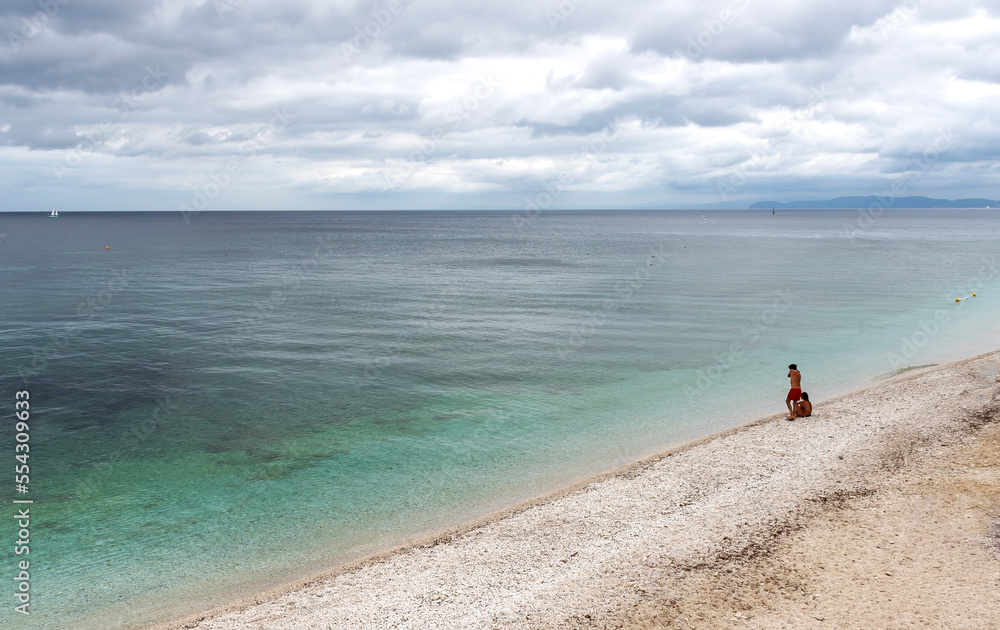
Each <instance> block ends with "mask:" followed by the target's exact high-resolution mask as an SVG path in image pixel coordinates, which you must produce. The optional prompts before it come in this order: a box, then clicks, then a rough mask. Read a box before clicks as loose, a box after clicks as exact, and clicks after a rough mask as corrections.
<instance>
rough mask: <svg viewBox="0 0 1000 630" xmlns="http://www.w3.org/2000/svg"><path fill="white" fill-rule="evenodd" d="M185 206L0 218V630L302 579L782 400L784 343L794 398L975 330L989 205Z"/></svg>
mask: <svg viewBox="0 0 1000 630" xmlns="http://www.w3.org/2000/svg"><path fill="white" fill-rule="evenodd" d="M189 218H190V219H191V220H190V222H189V223H188V222H185V221H184V219H183V218H182V217H181V215H180V214H178V213H164V214H160V213H155V214H154V213H128V214H118V213H105V214H100V213H94V214H72V213H64V214H63V215H61V216H60V218H58V219H48V218H46V217H45V215H44V214H39V215H13V214H0V235H2V236H0V295H2V303H0V317H2V320H0V321H2V322H3V327H2V330H0V409H2V410H3V411H2V413H3V414H4V419H5V420H4V421H5V422H6V423H7V426H8V430H6V431H5V432H4V433H3V435H2V440H0V458H4V457H6V458H7V459H8V464H9V465H10V466H11V468H13V466H14V464H15V463H16V462H15V461H14V454H15V453H14V445H15V439H14V430H13V423H14V417H13V412H14V398H15V392H17V391H21V390H26V391H29V392H30V396H31V403H32V407H31V412H32V420H31V423H30V427H31V428H30V436H31V437H30V446H31V449H32V450H31V458H30V466H31V484H30V492H29V493H28V494H27V495H17V494H16V492H15V488H14V483H13V481H14V480H13V478H11V479H10V482H9V485H8V487H7V489H6V490H5V491H2V490H0V497H4V500H5V501H7V502H8V512H9V513H10V515H11V516H13V514H14V513H15V510H14V509H13V505H12V504H10V501H11V500H13V499H15V498H24V497H29V498H31V499H32V500H34V501H35V503H34V504H32V506H31V514H32V522H31V533H32V544H31V553H30V560H31V568H32V571H31V595H32V599H31V610H32V615H31V616H30V617H29V618H27V619H25V618H22V616H21V615H16V614H15V613H13V612H12V609H13V606H14V604H15V603H16V602H14V598H13V590H11V589H10V588H8V595H6V596H2V597H3V601H5V602H7V603H8V605H6V606H5V607H4V608H3V612H0V627H30V628H63V627H74V628H88V627H93V628H118V627H132V626H138V625H141V624H143V623H146V622H149V621H151V620H157V619H162V618H165V617H168V616H170V615H174V614H177V613H183V612H190V611H193V610H198V609H199V608H201V607H205V606H207V605H209V604H212V603H217V602H221V601H225V600H227V599H229V598H232V597H235V596H238V595H240V594H242V593H245V592H247V591H251V590H254V589H258V588H261V587H263V586H268V585H273V584H276V583H279V582H282V581H284V580H290V579H294V578H296V577H300V576H302V575H305V574H308V573H309V572H312V571H317V570H319V569H321V568H323V567H326V566H330V565H333V564H335V563H337V562H339V561H344V560H347V559H350V558H355V557H358V556H361V555H365V554H367V553H370V552H373V551H376V550H379V549H383V548H386V547H387V546H391V545H393V544H397V543H400V542H403V541H405V540H407V539H410V538H412V537H414V536H416V535H419V534H422V533H427V532H430V531H433V530H435V529H438V528H441V527H444V526H447V525H452V524H455V523H457V522H460V521H462V520H466V519H469V518H472V517H475V516H478V515H481V514H484V513H487V512H489V511H492V510H495V509H497V508H500V507H503V506H505V505H509V504H511V503H513V502H516V501H518V500H521V499H525V498H529V497H531V496H537V495H538V494H541V493H544V492H547V491H550V490H553V489H555V488H558V487H561V486H563V485H566V484H568V483H571V482H573V481H576V480H579V479H581V478H584V477H586V476H589V475H591V474H594V473H597V472H600V471H603V470H607V469H610V468H612V467H615V466H617V465H620V464H624V463H626V462H628V461H632V460H634V459H637V458H639V457H641V456H643V455H648V454H651V453H653V452H656V451H658V450H660V449H662V448H664V447H667V446H670V445H672V444H677V443H679V442H683V441H686V440H689V439H692V438H694V437H698V436H702V435H706V434H709V433H712V432H715V431H718V430H720V429H723V428H727V427H730V426H733V425H736V424H739V423H741V422H744V421H746V420H749V419H751V418H753V417H757V416H759V415H763V414H769V413H777V412H781V411H783V410H784V403H783V400H784V396H785V392H786V391H787V379H786V378H785V374H786V372H787V369H786V366H787V364H788V363H791V362H795V363H797V364H798V365H799V367H800V369H801V370H802V371H803V374H804V378H803V384H804V387H805V389H806V390H807V391H809V392H810V394H811V396H812V398H813V400H814V401H817V400H822V399H823V398H824V397H828V396H831V395H833V394H836V393H841V392H843V391H846V390H848V389H852V388H855V387H858V386H861V385H864V384H866V383H868V382H871V380H872V379H874V378H877V377H879V376H881V375H885V374H888V373H891V372H893V371H895V370H897V369H899V368H902V367H906V366H910V365H917V364H925V363H933V362H939V361H942V360H948V359H956V358H960V357H962V356H967V355H971V354H975V353H979V352H984V351H987V350H992V349H994V348H996V347H997V346H998V345H1000V344H998V343H997V339H998V336H997V332H998V327H997V324H996V323H995V317H993V314H994V313H996V312H997V306H998V305H1000V290H998V288H1000V278H998V274H1000V266H998V265H997V261H996V250H995V244H996V243H998V242H1000V219H998V217H997V216H996V214H995V211H989V210H897V211H889V212H887V213H886V214H885V215H884V216H882V217H879V218H877V219H875V220H874V222H872V223H871V224H869V223H868V222H867V221H864V220H859V215H858V213H857V212H854V211H836V210H822V211H782V212H779V213H778V216H777V217H772V216H771V214H770V212H756V211H755V212H751V211H712V212H696V211H668V212H546V213H542V214H540V215H538V216H525V215H523V214H520V213H510V212H438V213H433V212H396V213H298V212H281V213H279V212H274V213H217V214H216V213H205V214H200V215H196V216H193V217H189ZM973 291H975V292H976V293H977V296H976V297H975V298H973V299H969V300H964V301H961V302H958V303H956V302H955V301H954V298H956V297H965V296H969V295H971V293H972V292H973ZM12 477H13V476H12ZM13 520H14V519H13V518H11V519H9V522H8V525H7V526H3V525H0V528H3V527H6V530H7V531H0V536H3V537H5V538H6V539H8V540H13V538H12V537H14V536H16V534H17V530H16V529H15V527H14V526H13V524H12V521H13ZM2 522H3V521H2V520H0V523H2ZM19 559H21V558H19V557H15V555H14V554H13V547H12V546H11V545H9V544H8V545H5V546H4V547H3V553H0V568H2V569H0V574H3V575H8V574H11V575H14V574H16V571H15V565H16V562H17V560H19Z"/></svg>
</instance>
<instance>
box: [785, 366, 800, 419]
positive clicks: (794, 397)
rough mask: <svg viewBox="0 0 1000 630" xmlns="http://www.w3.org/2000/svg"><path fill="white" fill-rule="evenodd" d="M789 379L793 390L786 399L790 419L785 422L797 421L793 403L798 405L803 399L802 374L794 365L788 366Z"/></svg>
mask: <svg viewBox="0 0 1000 630" xmlns="http://www.w3.org/2000/svg"><path fill="white" fill-rule="evenodd" d="M788 379H789V380H790V381H791V384H792V388H791V389H790V390H788V397H787V398H785V405H786V406H787V407H788V417H787V418H785V420H795V409H794V408H793V407H792V403H796V402H798V401H799V400H800V399H801V398H802V374H801V373H800V372H799V369H798V367H797V366H796V365H795V364H794V363H792V364H791V365H789V366H788Z"/></svg>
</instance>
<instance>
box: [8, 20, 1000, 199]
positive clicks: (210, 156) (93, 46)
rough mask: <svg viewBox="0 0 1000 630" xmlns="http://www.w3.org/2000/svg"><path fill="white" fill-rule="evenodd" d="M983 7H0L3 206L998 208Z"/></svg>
mask: <svg viewBox="0 0 1000 630" xmlns="http://www.w3.org/2000/svg"><path fill="white" fill-rule="evenodd" d="M15 4H16V6H15ZM998 8H1000V7H998V3H996V2H982V1H980V2H977V1H964V0H960V1H959V2H955V3H950V4H947V5H940V4H939V3H931V2H927V1H924V2H921V1H920V0H907V1H904V2H891V1H888V0H873V1H872V2H866V3H846V4H845V3H841V4H828V5H825V6H820V5H817V4H816V3H814V2H806V1H802V0H778V1H776V2H769V3H763V2H761V1H760V0H707V1H704V2H698V3H694V2H691V3H683V4H682V3H672V4H671V3H661V2H649V1H643V0H620V1H619V2H615V3H607V2H596V1H595V0H561V1H555V0H553V1H546V0H543V1H542V2H537V1H536V2H525V1H521V0H512V1H510V2H506V3H496V2H483V1H471V2H464V3H461V4H460V5H459V6H456V5H455V3H451V2H441V1H437V0H377V1H376V2H373V3H357V2H349V1H340V2H330V1H322V2H321V1H317V0H282V1H281V2H277V1H272V0H208V1H202V0H172V1H165V0H160V1H157V0H137V1H136V2H132V3H122V2H120V1H118V0H88V1H87V2H83V1H82V0H38V1H37V2H35V3H5V4H4V5H2V6H0V34H3V35H2V37H3V41H2V42H0V166H2V170H0V173H2V174H0V188H2V190H3V191H4V195H3V197H4V201H3V202H0V210H28V209H37V208H45V207H48V206H49V205H51V204H52V203H59V204H60V205H62V206H63V207H66V208H72V207H79V208H80V209H102V208H109V209H159V210H176V209H178V207H181V206H183V205H184V204H188V205H189V206H191V207H193V204H197V205H200V206H204V207H202V208H198V209H234V208H331V209H334V208H336V209H339V208H424V207H486V208H492V207H508V208H510V207H513V208H524V207H526V206H530V204H536V205H539V207H552V208H556V207H592V206H604V207H628V206H639V205H645V206H657V205H658V206H661V207H683V206H686V205H695V204H705V203H720V204H730V205H733V206H745V205H747V204H748V203H750V202H752V201H755V200H757V199H761V198H769V199H778V200H781V199H801V198H810V197H812V198H821V197H828V196H837V195H842V194H859V195H863V194H875V193H879V192H881V191H883V190H888V189H889V186H890V185H891V184H892V183H893V182H894V181H895V182H897V185H896V187H897V189H898V188H899V187H900V183H899V182H904V184H903V185H904V192H903V193H902V194H927V195H930V196H936V197H971V196H984V197H991V196H992V197H995V196H997V193H996V187H997V184H998V183H1000V182H998V179H997V178H998V175H1000V173H998V163H997V159H996V155H997V147H1000V142H998V141H997V140H998V137H997V136H998V134H1000V114H997V108H996V107H995V106H994V103H995V102H996V99H995V97H996V96H997V95H998V94H1000V85H998V80H1000V71H998V70H997V69H998V68H1000V63H998V62H1000V16H998Z"/></svg>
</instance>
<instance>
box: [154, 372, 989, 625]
mask: <svg viewBox="0 0 1000 630" xmlns="http://www.w3.org/2000/svg"><path fill="white" fill-rule="evenodd" d="M998 359H1000V352H992V353H988V354H984V355H979V356H976V357H972V358H969V359H966V360H963V361H958V362H954V363H949V364H943V365H937V366H930V367H924V368H918V369H912V370H909V371H906V372H903V373H901V374H898V375H896V376H893V377H889V378H885V379H882V380H879V381H876V382H875V383H873V384H872V385H871V386H870V387H867V388H865V389H862V390H859V391H856V392H853V393H850V394H846V395H843V396H839V397H836V398H833V399H829V400H823V401H814V402H815V403H816V404H815V409H814V413H813V416H812V417H810V418H805V419H799V420H796V421H792V422H790V421H786V420H785V419H784V417H785V414H784V413H780V414H776V415H774V416H770V417H766V418H762V419H759V420H757V421H755V422H752V423H749V424H746V425H743V426H740V427H738V428H735V429H731V430H728V431H725V432H722V433H718V434H715V435H712V436H708V437H705V438H703V439H700V440H697V441H695V442H692V443H689V444H686V445H684V446H682V447H679V448H675V449H673V450H670V451H667V452H663V453H661V454H658V455H656V456H654V457H651V458H648V459H645V460H643V461H640V462H637V463H635V464H632V465H630V466H626V467H624V468H620V469H617V470H614V471H612V472H609V473H607V474H604V475H601V476H599V477H596V478H593V479H590V480H587V481H586V482H584V483H581V484H578V485H576V486H573V487H570V488H566V489H564V490H561V491H560V492H557V493H555V494H552V495H549V496H546V497H541V498H539V499H536V500H533V501H530V502H527V503H523V504H520V505H517V506H513V507H511V508H508V509H506V510H503V511H501V512H498V513H495V514H492V515H490V516H488V517H486V518H483V519H480V520H478V521H475V522H472V523H467V524H465V525H462V526H460V527H456V528H453V529H451V530H448V531H444V532H440V533H438V534H437V535H435V536H433V537H430V538H426V539H423V540H419V541H415V542H413V543H411V544H409V545H407V546H405V547H401V548H398V549H394V550H391V551H388V552H386V553H383V554H379V555H377V556H372V557H369V558H365V559H363V560H360V561H357V562H353V563H351V564H348V565H344V566H340V567H336V568H334V569H331V570H330V571H329V572H327V573H324V574H322V575H317V576H314V577H312V578H310V579H308V580H305V581H302V582H299V583H296V584H290V585H286V586H284V587H282V588H280V589H275V590H273V591H270V592H267V593H261V594H258V595H255V596H253V597H250V598H247V599H244V600H242V601H239V602H235V603H233V604H231V605H229V606H226V607H223V608H219V609H215V610H211V611H204V612H202V613H199V614H197V615H193V616H189V617H186V618H183V619H177V620H174V621H172V622H170V623H168V624H163V625H160V626H157V628H159V629H164V630H165V629H175V628H198V629H201V630H209V629H224V628H260V629H264V628H268V629H296V630H298V629H302V630H305V629H307V628H309V629H313V628H324V629H325V628H575V627H594V628H617V627H622V628H636V627H639V628H643V627H649V628H659V627H662V628H673V627H677V628H719V627H752V628H784V627H795V628H803V627H816V628H824V627H825V628H830V627H893V628H896V627H899V628H904V627H925V626H926V624H928V623H931V624H933V625H934V627H939V628H966V627H968V628H972V627H977V628H991V627H1000V625H998V624H1000V621H998V615H997V614H996V611H997V610H1000V597H998V595H997V593H1000V588H998V587H997V585H998V584H1000V582H998V580H1000V498H998V497H1000V458H998V456H997V453H998V452H1000V449H997V448H995V446H997V445H1000V432H998V430H997V429H998V425H997V424H996V420H997V418H998V417H1000V415H998V411H1000V407H998V405H997V403H995V402H993V401H992V394H993V388H994V381H995V379H996V375H997V369H998V364H997V361H998ZM782 405H783V403H782V401H776V410H780V408H781V406H782ZM990 445H992V446H990ZM904 578H905V579H904ZM931 583H933V588H930V585H931ZM924 587H926V588H924ZM922 589H923V590H926V591H927V593H923V590H922ZM934 593H937V594H940V597H937V598H936V597H935V596H934ZM907 594H908V595H907ZM838 598H839V599H838ZM890 615H891V616H890ZM789 624H791V625H789ZM990 624H993V625H990Z"/></svg>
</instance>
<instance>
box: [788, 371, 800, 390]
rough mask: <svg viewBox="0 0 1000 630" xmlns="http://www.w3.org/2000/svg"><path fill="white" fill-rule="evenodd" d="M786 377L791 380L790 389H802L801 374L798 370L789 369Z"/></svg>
mask: <svg viewBox="0 0 1000 630" xmlns="http://www.w3.org/2000/svg"><path fill="white" fill-rule="evenodd" d="M788 378H789V379H791V381H792V389H802V374H801V373H800V372H799V371H798V370H789V371H788Z"/></svg>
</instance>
